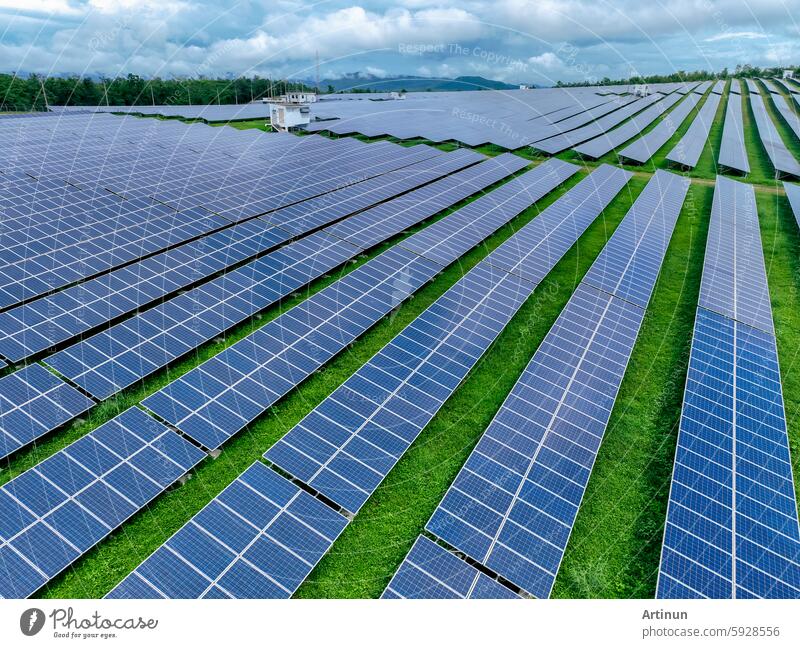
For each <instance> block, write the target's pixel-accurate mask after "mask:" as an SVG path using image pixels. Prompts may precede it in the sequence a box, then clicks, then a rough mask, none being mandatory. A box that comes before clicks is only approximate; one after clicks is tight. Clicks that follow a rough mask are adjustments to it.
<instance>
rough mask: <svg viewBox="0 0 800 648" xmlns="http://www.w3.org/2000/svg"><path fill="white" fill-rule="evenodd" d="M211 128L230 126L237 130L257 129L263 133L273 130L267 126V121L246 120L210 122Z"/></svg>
mask: <svg viewBox="0 0 800 648" xmlns="http://www.w3.org/2000/svg"><path fill="white" fill-rule="evenodd" d="M208 125H209V126H215V127H217V126H230V127H231V128H235V129H236V130H250V129H256V130H261V131H270V130H271V129H270V128H269V126H267V120H266V119H244V120H242V121H231V122H210V123H209V124H208Z"/></svg>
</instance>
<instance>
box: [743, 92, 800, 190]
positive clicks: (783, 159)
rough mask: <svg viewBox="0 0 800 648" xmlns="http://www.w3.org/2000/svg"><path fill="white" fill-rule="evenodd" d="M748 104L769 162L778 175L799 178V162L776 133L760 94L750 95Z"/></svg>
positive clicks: (776, 130)
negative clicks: (751, 109)
mask: <svg viewBox="0 0 800 648" xmlns="http://www.w3.org/2000/svg"><path fill="white" fill-rule="evenodd" d="M750 105H751V106H752V108H753V115H754V116H755V118H756V126H757V128H758V136H759V137H760V138H761V143H762V144H763V145H764V149H765V150H766V151H767V155H768V156H769V159H770V162H772V166H773V167H774V168H775V172H776V174H778V175H790V176H794V177H796V178H800V162H798V161H797V160H796V159H795V157H794V155H792V153H791V151H789V149H787V148H786V144H785V143H784V141H783V139H782V138H781V136H780V133H778V129H777V128H776V127H775V123H774V122H773V121H772V118H771V117H770V116H769V114H768V113H767V107H766V105H765V104H764V99H763V97H761V95H755V94H751V95H750Z"/></svg>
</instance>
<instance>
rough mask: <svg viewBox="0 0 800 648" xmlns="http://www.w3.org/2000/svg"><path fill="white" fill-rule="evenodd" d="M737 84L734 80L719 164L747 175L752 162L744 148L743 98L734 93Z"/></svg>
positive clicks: (723, 130) (729, 97)
mask: <svg viewBox="0 0 800 648" xmlns="http://www.w3.org/2000/svg"><path fill="white" fill-rule="evenodd" d="M737 83H738V79H734V80H733V85H732V86H731V94H730V95H729V96H728V107H727V108H726V109H725V125H724V126H723V128H722V141H721V143H720V147H719V163H720V164H721V165H722V166H724V167H728V168H729V169H733V170H734V171H739V172H741V173H745V174H746V173H750V162H749V160H748V159H747V150H746V149H745V147H744V123H743V117H742V97H741V96H740V95H739V94H738V93H737V94H734V92H733V88H735V87H736V86H737Z"/></svg>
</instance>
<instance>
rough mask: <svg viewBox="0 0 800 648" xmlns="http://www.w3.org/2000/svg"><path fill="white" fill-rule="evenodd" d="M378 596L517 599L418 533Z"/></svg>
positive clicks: (504, 588)
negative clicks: (381, 594) (386, 585)
mask: <svg viewBox="0 0 800 648" xmlns="http://www.w3.org/2000/svg"><path fill="white" fill-rule="evenodd" d="M381 598H405V599H502V598H519V597H518V596H517V594H515V593H514V592H513V591H511V590H510V589H508V588H507V587H505V586H504V585H501V584H500V583H498V582H497V581H496V580H493V579H491V578H489V577H488V576H487V575H486V574H483V573H481V572H479V571H478V570H477V569H476V568H475V567H473V566H472V565H470V564H468V563H467V562H465V561H463V560H461V559H460V558H459V557H457V556H456V555H454V554H452V553H450V552H449V551H448V550H447V549H445V548H444V547H442V546H440V545H438V544H436V543H435V542H433V541H431V540H429V539H428V538H426V537H425V536H419V537H418V538H417V540H416V542H414V546H413V547H411V551H409V552H408V555H407V556H406V557H405V559H404V560H403V562H402V564H401V565H400V567H399V568H398V569H397V573H396V574H395V575H394V576H393V577H392V580H391V582H390V583H389V585H388V587H387V588H386V590H385V591H384V592H383V596H382V597H381Z"/></svg>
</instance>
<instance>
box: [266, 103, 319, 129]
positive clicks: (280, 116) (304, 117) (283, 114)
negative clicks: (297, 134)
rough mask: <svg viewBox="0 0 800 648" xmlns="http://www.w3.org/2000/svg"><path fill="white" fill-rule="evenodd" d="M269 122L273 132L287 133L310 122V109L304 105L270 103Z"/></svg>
mask: <svg viewBox="0 0 800 648" xmlns="http://www.w3.org/2000/svg"><path fill="white" fill-rule="evenodd" d="M269 121H270V123H271V124H272V128H273V129H274V130H277V131H289V130H291V129H292V128H297V127H298V126H304V125H306V124H308V123H309V122H310V121H311V109H310V108H309V107H308V106H307V105H305V104H297V103H287V102H285V101H271V102H270V103H269Z"/></svg>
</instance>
